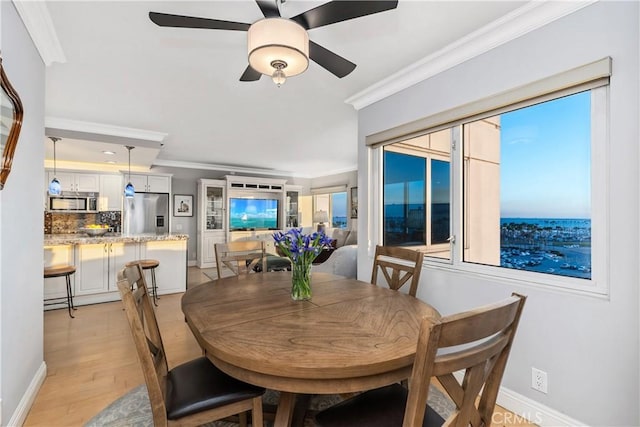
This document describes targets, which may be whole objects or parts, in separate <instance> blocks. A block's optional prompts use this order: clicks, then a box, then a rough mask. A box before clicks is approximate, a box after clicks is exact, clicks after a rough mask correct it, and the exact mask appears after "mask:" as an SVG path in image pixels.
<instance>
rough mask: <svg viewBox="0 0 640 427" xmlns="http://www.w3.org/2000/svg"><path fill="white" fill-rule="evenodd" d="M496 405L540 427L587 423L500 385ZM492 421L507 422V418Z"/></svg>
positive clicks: (583, 424)
mask: <svg viewBox="0 0 640 427" xmlns="http://www.w3.org/2000/svg"><path fill="white" fill-rule="evenodd" d="M498 405H500V406H502V407H503V408H506V409H508V410H509V411H511V412H513V413H514V414H517V415H518V416H520V417H523V418H526V419H527V420H529V421H530V422H532V423H534V424H537V425H539V426H540V427H556V426H568V427H569V426H586V425H587V424H585V423H583V422H581V421H578V420H576V419H574V418H571V417H569V416H568V415H566V414H563V413H561V412H559V411H556V410H555V409H553V408H550V407H548V406H546V405H543V404H542V403H539V402H536V401H535V400H533V399H530V398H528V397H526V396H523V395H521V394H520V393H516V392H515V391H513V390H509V389H508V388H505V387H500V392H499V393H498ZM494 421H495V422H501V423H502V422H504V423H507V422H508V421H509V420H494Z"/></svg>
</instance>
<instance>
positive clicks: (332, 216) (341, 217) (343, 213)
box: [313, 191, 347, 228]
mask: <svg viewBox="0 0 640 427" xmlns="http://www.w3.org/2000/svg"><path fill="white" fill-rule="evenodd" d="M321 210H322V211H326V212H327V215H328V217H329V224H327V226H328V227H334V228H347V192H346V191H338V192H334V193H326V194H316V195H314V196H313V211H314V212H318V211H321Z"/></svg>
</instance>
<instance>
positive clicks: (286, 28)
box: [247, 18, 309, 84]
mask: <svg viewBox="0 0 640 427" xmlns="http://www.w3.org/2000/svg"><path fill="white" fill-rule="evenodd" d="M247 44H248V51H249V65H251V68H253V69H254V70H256V71H258V72H259V73H262V74H265V75H267V76H272V77H273V78H274V81H275V77H274V76H275V72H277V71H278V70H279V71H281V72H282V74H283V75H285V76H286V77H291V76H296V75H298V74H300V73H303V72H304V71H305V70H306V69H307V67H309V35H308V34H307V31H306V30H305V29H304V28H303V27H302V26H300V25H298V24H297V23H296V22H294V21H291V20H290V19H284V18H266V19H261V20H260V21H257V22H255V23H253V24H252V25H251V27H249V30H248V35H247ZM281 64H284V66H281V67H280V68H276V67H275V66H274V65H281ZM278 75H280V74H279V73H278ZM283 83H284V81H283ZM276 84H277V83H276Z"/></svg>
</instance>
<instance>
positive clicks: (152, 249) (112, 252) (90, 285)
mask: <svg viewBox="0 0 640 427" xmlns="http://www.w3.org/2000/svg"><path fill="white" fill-rule="evenodd" d="M188 239H189V236H188V235H187V234H159V235H156V234H138V235H123V234H120V233H107V234H106V235H104V236H100V237H90V236H87V235H85V234H47V235H45V238H44V266H45V267H49V266H54V265H60V264H69V265H73V266H75V267H76V273H75V274H74V275H72V276H71V280H72V285H71V288H72V292H73V295H74V303H75V305H77V306H79V305H86V304H94V303H99V302H107V301H116V300H119V299H120V294H119V292H118V287H117V284H116V282H117V274H118V271H119V270H120V269H122V267H124V265H125V264H126V263H127V262H130V261H134V260H137V259H149V258H152V259H156V260H158V261H159V262H160V266H159V267H158V268H156V280H157V286H158V294H159V295H162V294H170V293H177V292H184V291H185V289H186V284H187V240H188ZM60 279H61V280H60ZM150 281H151V278H150V276H149V275H148V274H147V283H148V284H149V285H150ZM64 295H66V290H65V283H64V278H55V279H47V280H46V281H45V283H44V298H45V299H49V298H59V297H63V296H64ZM47 308H56V306H55V305H53V306H47Z"/></svg>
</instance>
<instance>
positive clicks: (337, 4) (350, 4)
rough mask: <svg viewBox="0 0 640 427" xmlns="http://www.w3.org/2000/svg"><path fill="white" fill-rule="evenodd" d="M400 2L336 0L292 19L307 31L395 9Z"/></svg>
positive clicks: (394, 0) (395, 0)
mask: <svg viewBox="0 0 640 427" xmlns="http://www.w3.org/2000/svg"><path fill="white" fill-rule="evenodd" d="M397 6H398V1H397V0H393V1H386V0H334V1H332V2H329V3H325V4H323V5H320V6H318V7H316V8H313V9H310V10H307V11H306V12H303V13H301V14H300V15H297V16H294V17H293V18H291V19H292V20H294V21H296V22H297V23H298V24H300V25H302V26H303V27H304V28H306V29H307V30H310V29H312V28H318V27H322V26H324V25H329V24H335V23H336V22H342V21H347V20H349V19H354V18H359V17H361V16H366V15H373V14H374V13H379V12H384V11H386V10H391V9H395V8H396V7H397Z"/></svg>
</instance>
